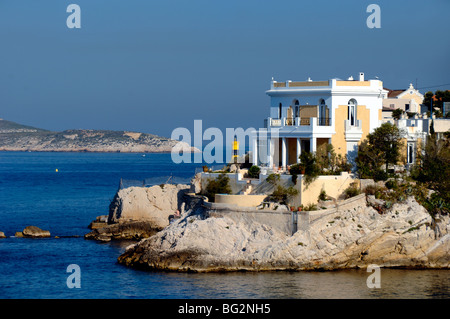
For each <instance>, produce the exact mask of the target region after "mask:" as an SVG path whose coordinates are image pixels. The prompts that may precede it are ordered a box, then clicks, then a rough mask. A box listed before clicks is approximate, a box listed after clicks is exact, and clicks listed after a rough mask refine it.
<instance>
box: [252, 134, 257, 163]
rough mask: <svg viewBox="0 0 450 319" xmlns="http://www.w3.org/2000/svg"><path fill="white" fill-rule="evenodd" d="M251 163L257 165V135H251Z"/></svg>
mask: <svg viewBox="0 0 450 319" xmlns="http://www.w3.org/2000/svg"><path fill="white" fill-rule="evenodd" d="M253 165H258V135H256V134H255V136H254V137H253Z"/></svg>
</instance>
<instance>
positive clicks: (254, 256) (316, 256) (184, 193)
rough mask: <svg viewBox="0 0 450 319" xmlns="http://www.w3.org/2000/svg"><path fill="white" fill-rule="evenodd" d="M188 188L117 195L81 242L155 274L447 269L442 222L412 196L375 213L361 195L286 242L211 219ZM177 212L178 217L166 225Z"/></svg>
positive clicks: (447, 236) (449, 236)
mask: <svg viewBox="0 0 450 319" xmlns="http://www.w3.org/2000/svg"><path fill="white" fill-rule="evenodd" d="M193 188H195V187H193V185H162V186H153V187H149V188H141V187H133V188H129V189H123V190H120V191H119V192H118V193H117V194H116V197H115V199H114V200H113V202H112V203H111V205H110V212H109V216H108V219H107V221H106V222H104V227H101V226H102V225H100V227H98V228H96V229H93V230H92V231H91V232H90V233H89V234H86V235H85V238H86V239H96V240H99V241H110V240H120V239H133V240H135V241H136V243H135V244H132V245H130V246H128V247H127V248H126V250H125V252H124V253H123V254H122V255H120V256H119V257H118V262H119V263H121V264H123V265H126V266H129V267H134V268H139V269H146V270H158V271H177V272H224V271H279V270H287V271H301V270H335V269H351V268H365V267H367V266H368V265H370V264H377V265H379V266H380V267H405V268H420V269H422V268H425V269H426V268H432V269H449V268H450V218H449V216H438V217H436V218H434V217H432V216H431V215H430V214H429V213H428V212H427V211H426V210H425V208H424V207H422V206H421V205H420V204H419V203H417V201H416V200H415V199H414V197H412V196H411V197H408V198H407V199H406V200H405V201H404V202H402V203H396V204H394V205H392V207H391V208H390V209H388V210H386V211H384V212H383V213H380V211H379V210H376V209H375V208H374V207H373V206H372V205H373V199H372V198H371V197H370V196H366V195H365V194H362V195H358V196H357V197H355V198H353V199H351V200H348V201H347V202H343V203H341V206H340V207H341V208H340V209H335V210H332V209H331V210H324V211H316V212H302V213H300V214H301V216H302V217H300V216H299V220H303V221H307V223H306V224H305V225H303V226H302V225H299V229H298V231H296V232H295V233H294V234H291V233H289V234H288V233H286V232H285V231H282V230H280V229H279V228H276V227H274V225H271V224H270V223H268V222H260V221H258V220H254V219H252V218H251V217H248V215H245V214H246V213H245V212H239V211H233V212H229V213H228V214H226V213H224V214H216V213H213V212H212V211H211V209H210V208H208V207H209V206H208V205H205V204H204V203H203V199H202V197H201V196H195V195H194V193H192V192H191V191H192V190H193ZM346 203H347V204H346ZM177 209H178V210H180V211H181V217H180V218H177V219H172V221H173V222H172V223H169V220H170V218H171V216H172V214H173V212H174V211H176V210H177ZM172 217H173V216H172ZM103 219H104V220H105V217H103Z"/></svg>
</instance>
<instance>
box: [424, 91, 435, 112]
mask: <svg viewBox="0 0 450 319" xmlns="http://www.w3.org/2000/svg"><path fill="white" fill-rule="evenodd" d="M433 96H434V94H433V92H431V91H428V92H427V93H425V94H424V96H423V102H422V104H423V105H425V106H427V107H428V110H430V111H431V104H432V103H433V102H432V99H433Z"/></svg>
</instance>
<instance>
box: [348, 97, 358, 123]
mask: <svg viewBox="0 0 450 319" xmlns="http://www.w3.org/2000/svg"><path fill="white" fill-rule="evenodd" d="M356 106H357V102H356V100H355V99H351V100H350V101H348V121H349V123H350V125H352V126H355V125H356Z"/></svg>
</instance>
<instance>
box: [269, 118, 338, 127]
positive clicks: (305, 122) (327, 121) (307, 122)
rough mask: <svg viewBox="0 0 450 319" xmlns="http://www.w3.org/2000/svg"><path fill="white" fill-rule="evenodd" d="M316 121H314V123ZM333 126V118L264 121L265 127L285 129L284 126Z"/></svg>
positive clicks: (272, 119) (271, 119)
mask: <svg viewBox="0 0 450 319" xmlns="http://www.w3.org/2000/svg"><path fill="white" fill-rule="evenodd" d="M313 119H314V121H313ZM311 125H314V126H331V118H329V117H319V118H316V117H302V118H300V117H295V118H289V117H288V118H286V117H283V118H281V119H278V118H270V117H269V118H267V119H265V120H264V126H265V127H284V126H293V127H298V126H311Z"/></svg>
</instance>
